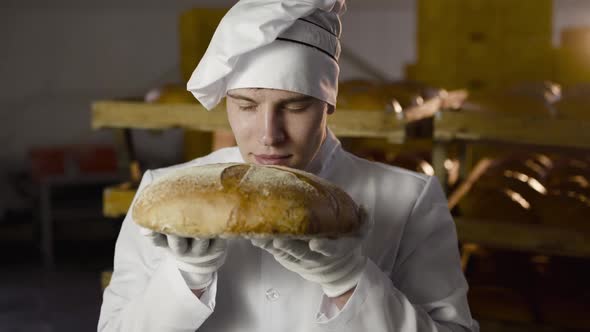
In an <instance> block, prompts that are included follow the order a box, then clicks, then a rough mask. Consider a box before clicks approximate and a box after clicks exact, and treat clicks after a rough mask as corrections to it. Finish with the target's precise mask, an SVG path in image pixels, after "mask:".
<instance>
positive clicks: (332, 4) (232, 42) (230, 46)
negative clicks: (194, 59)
mask: <svg viewBox="0 0 590 332" xmlns="http://www.w3.org/2000/svg"><path fill="white" fill-rule="evenodd" d="M345 9H346V6H345V4H344V0H241V1H239V2H238V3H237V4H236V5H234V6H233V7H232V8H231V9H230V10H229V11H228V13H227V14H226V15H225V17H224V18H223V19H222V20H221V22H220V23H219V26H218V27H217V30H216V31H215V34H214V35H213V38H212V39H211V42H210V44H209V47H208V49H207V51H206V52H205V55H204V56H203V58H202V59H201V61H200V63H199V65H198V66H197V68H196V69H195V71H194V72H193V74H192V76H191V78H190V79H189V81H188V83H187V90H189V91H190V92H192V93H193V95H194V96H195V98H197V99H198V100H199V102H201V104H202V105H203V106H205V108H207V109H208V110H211V109H212V108H214V107H215V106H216V105H217V104H218V103H219V101H220V100H221V99H222V98H223V97H225V95H226V93H227V91H228V90H231V89H238V88H269V89H280V90H288V91H293V92H298V93H301V94H305V95H308V96H312V97H315V98H317V99H320V100H323V101H325V102H327V103H329V104H331V105H336V96H337V94H338V75H339V72H340V69H339V66H338V59H339V57H340V40H339V38H340V32H341V24H340V15H341V14H342V13H343V12H344V11H345Z"/></svg>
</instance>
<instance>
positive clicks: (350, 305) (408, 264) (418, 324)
mask: <svg viewBox="0 0 590 332" xmlns="http://www.w3.org/2000/svg"><path fill="white" fill-rule="evenodd" d="M403 232H404V233H403V236H402V240H401V244H400V248H399V251H398V254H397V257H396V262H395V264H394V265H393V266H394V267H393V269H392V271H385V272H384V271H382V270H381V269H380V268H379V267H378V266H377V265H376V264H375V263H374V262H373V261H371V260H368V261H367V265H366V267H365V271H364V273H363V276H362V277H361V280H360V281H359V284H358V285H357V287H356V289H355V291H354V292H353V294H352V296H351V297H350V299H349V300H348V302H347V303H346V305H345V306H344V307H343V308H342V310H341V311H339V312H338V313H337V314H336V315H334V316H333V317H331V318H330V319H326V315H325V314H324V315H322V311H325V309H323V310H322V309H320V313H319V314H318V317H317V318H318V320H317V325H318V326H319V327H320V329H321V330H323V331H351V332H352V331H403V332H414V331H421V332H423V331H433V332H434V331H472V332H478V331H479V325H478V324H477V322H476V321H475V320H473V319H472V318H471V313H470V311H469V305H468V303H467V290H468V286H467V282H466V280H465V277H464V275H463V272H462V270H461V264H460V257H459V249H458V241H457V234H456V228H455V224H454V222H453V219H452V216H451V214H450V212H449V209H448V207H447V203H446V198H445V195H444V193H443V191H442V188H441V186H440V184H439V183H438V181H437V180H436V178H430V179H429V180H428V181H427V183H426V186H425V188H424V189H423V191H422V193H421V194H420V196H419V198H418V199H417V200H416V203H415V205H414V207H413V209H412V212H411V214H410V216H409V219H408V220H407V223H406V226H405V229H404V231H403ZM326 301H329V299H328V298H326V297H325V296H324V301H323V303H322V304H321V305H320V308H326V305H327V304H326V303H325V302H326Z"/></svg>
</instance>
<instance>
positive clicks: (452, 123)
mask: <svg viewBox="0 0 590 332" xmlns="http://www.w3.org/2000/svg"><path fill="white" fill-rule="evenodd" d="M434 128H435V129H434V139H435V140H437V141H451V140H462V141H470V142H478V141H494V142H504V143H511V144H514V143H516V144H532V145H543V146H554V147H568V148H590V119H574V118H569V119H568V118H552V117H550V116H535V115H528V116H527V115H523V114H505V113H487V112H461V111H457V112H440V113H438V114H437V115H436V116H435V120H434Z"/></svg>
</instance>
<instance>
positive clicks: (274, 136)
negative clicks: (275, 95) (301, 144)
mask: <svg viewBox="0 0 590 332" xmlns="http://www.w3.org/2000/svg"><path fill="white" fill-rule="evenodd" d="M259 114H260V116H261V119H258V121H259V123H260V124H261V125H262V128H260V136H259V142H260V143H261V144H262V145H264V146H276V145H280V144H281V143H283V142H284V141H285V138H286V135H285V130H284V123H283V118H282V115H281V113H280V112H279V110H277V109H274V108H271V107H268V108H265V109H264V110H263V111H262V112H259Z"/></svg>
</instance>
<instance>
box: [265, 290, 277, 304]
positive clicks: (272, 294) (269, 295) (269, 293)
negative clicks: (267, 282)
mask: <svg viewBox="0 0 590 332" xmlns="http://www.w3.org/2000/svg"><path fill="white" fill-rule="evenodd" d="M265 295H266V299H267V300H269V301H270V302H274V301H276V300H278V299H279V297H281V294H279V292H278V291H277V290H276V289H274V288H269V289H267V290H266V293H265Z"/></svg>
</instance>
